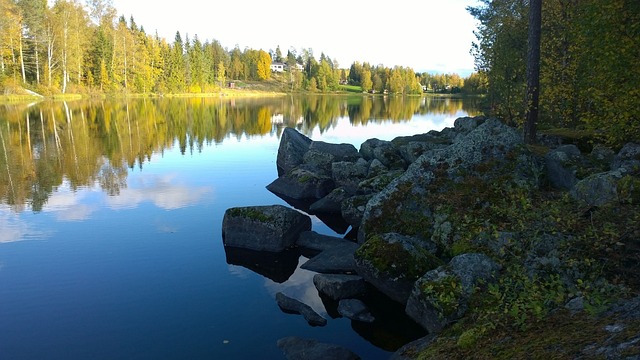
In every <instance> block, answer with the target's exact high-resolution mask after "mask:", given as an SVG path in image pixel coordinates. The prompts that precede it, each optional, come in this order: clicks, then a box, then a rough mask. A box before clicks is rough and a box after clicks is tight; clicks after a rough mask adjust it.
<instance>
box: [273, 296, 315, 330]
mask: <svg viewBox="0 0 640 360" xmlns="http://www.w3.org/2000/svg"><path fill="white" fill-rule="evenodd" d="M276 302H277V303H278V306H279V307H280V309H282V310H283V311H286V312H291V313H294V314H300V315H302V316H303V317H304V319H305V320H307V322H308V323H309V325H312V326H325V325H327V319H325V318H323V317H322V316H320V315H319V314H318V313H317V312H315V311H314V310H313V309H312V308H311V306H309V305H307V304H305V303H302V302H300V301H298V300H296V299H292V298H290V297H288V296H287V295H285V294H283V293H281V292H279V293H277V294H276Z"/></svg>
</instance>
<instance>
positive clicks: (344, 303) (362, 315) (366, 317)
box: [338, 299, 375, 323]
mask: <svg viewBox="0 0 640 360" xmlns="http://www.w3.org/2000/svg"><path fill="white" fill-rule="evenodd" d="M338 313H339V314H340V315H342V316H344V317H346V318H349V319H351V320H355V321H360V322H366V323H372V322H374V321H375V318H374V317H373V315H371V312H370V311H369V308H368V307H367V305H365V304H364V303H363V302H362V301H360V300H358V299H342V300H340V302H339V303H338Z"/></svg>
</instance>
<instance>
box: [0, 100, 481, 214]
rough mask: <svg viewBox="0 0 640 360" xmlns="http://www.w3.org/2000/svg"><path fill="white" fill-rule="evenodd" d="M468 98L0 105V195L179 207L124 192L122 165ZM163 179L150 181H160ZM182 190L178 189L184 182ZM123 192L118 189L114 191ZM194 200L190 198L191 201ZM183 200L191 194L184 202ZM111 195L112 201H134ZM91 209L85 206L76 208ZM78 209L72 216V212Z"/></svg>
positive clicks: (448, 106)
mask: <svg viewBox="0 0 640 360" xmlns="http://www.w3.org/2000/svg"><path fill="white" fill-rule="evenodd" d="M475 108H476V105H475V104H474V103H473V102H472V101H468V100H465V101H460V100H454V99H437V98H436V99H432V98H419V97H380V96H376V97H371V96H356V97H336V96H300V97H295V96H287V97H282V98H260V99H233V100H229V99H224V98H222V99H221V98H193V99H139V100H127V101H115V100H114V101H107V100H99V101H98V100H96V101H87V100H84V101H74V102H44V103H39V104H28V105H26V104H25V105H3V106H0V143H1V149H0V150H1V151H2V154H1V155H0V199H1V200H0V201H1V202H2V203H4V204H8V205H10V206H11V208H12V210H13V211H15V212H21V211H23V210H24V209H25V208H29V209H30V210H32V211H36V212H38V211H41V210H42V209H43V207H44V205H45V204H50V203H51V201H52V200H51V199H50V198H51V195H52V194H53V193H54V192H55V191H56V189H57V188H59V187H61V186H68V187H69V189H70V190H71V191H76V190H77V189H79V188H86V187H93V186H94V185H95V184H97V185H98V186H99V187H100V189H101V190H102V191H103V192H105V193H106V194H108V195H113V196H117V195H121V194H122V193H123V192H126V195H127V196H126V198H127V199H132V198H133V199H137V200H135V201H144V200H150V201H153V202H154V203H156V204H158V206H161V207H166V208H174V206H179V205H178V203H179V202H180V201H181V200H184V199H181V197H184V196H186V195H187V194H186V193H181V192H180V189H174V190H176V191H177V192H175V193H171V194H170V193H166V192H165V193H164V195H165V198H163V199H157V198H155V199H153V198H152V197H153V195H151V193H150V192H146V193H145V192H140V191H135V190H134V191H128V190H126V187H127V176H128V170H129V169H134V168H136V167H139V168H142V166H143V164H144V163H145V162H146V161H148V160H149V159H150V158H151V156H152V154H162V153H163V152H164V151H165V150H167V149H170V148H172V147H174V146H178V147H179V149H180V152H181V153H182V154H186V153H193V152H199V151H202V149H203V148H204V147H205V146H206V145H210V144H212V143H221V142H222V141H224V140H225V139H228V138H237V139H241V138H243V137H254V136H264V135H267V134H272V135H277V136H279V134H280V132H281V131H282V128H283V127H285V126H290V127H295V128H297V129H298V130H299V131H301V132H302V133H305V134H307V135H311V134H312V133H314V132H319V133H320V134H322V133H324V132H325V131H327V130H328V129H334V128H336V127H337V126H338V124H339V120H340V119H344V118H348V120H349V123H350V124H352V125H364V124H367V123H381V122H392V123H396V122H407V121H409V120H410V119H411V118H412V117H413V116H415V115H420V114H431V115H434V114H443V115H447V114H449V115H451V116H456V115H457V114H459V113H460V112H461V111H462V112H466V113H470V114H473V112H474V111H475V110H474V109H475ZM162 184H163V183H161V182H160V183H158V185H162ZM182 190H183V191H184V189H182ZM122 198H124V197H120V198H119V199H122ZM190 200H192V199H190ZM190 200H189V201H190ZM128 201H131V200H127V201H124V200H115V199H112V200H111V203H112V204H114V206H135V204H132V203H128ZM84 211H85V212H86V211H90V209H84ZM81 217H82V214H81V211H80V210H78V214H77V215H75V216H71V218H70V219H73V218H76V219H80V218H81Z"/></svg>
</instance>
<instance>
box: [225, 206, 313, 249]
mask: <svg viewBox="0 0 640 360" xmlns="http://www.w3.org/2000/svg"><path fill="white" fill-rule="evenodd" d="M308 230H311V218H310V217H309V216H307V215H305V214H302V213H301V212H299V211H296V210H293V209H291V208H288V207H285V206H282V205H271V206H247V207H234V208H229V209H227V211H225V213H224V218H223V220H222V240H223V243H224V245H225V246H232V247H238V248H244V249H251V250H258V251H272V252H279V251H283V250H285V249H286V248H288V247H291V246H292V245H293V244H294V243H295V242H296V240H297V239H298V236H299V235H300V233H301V232H303V231H308Z"/></svg>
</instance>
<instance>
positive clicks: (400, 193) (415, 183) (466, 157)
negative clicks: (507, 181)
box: [358, 119, 522, 242]
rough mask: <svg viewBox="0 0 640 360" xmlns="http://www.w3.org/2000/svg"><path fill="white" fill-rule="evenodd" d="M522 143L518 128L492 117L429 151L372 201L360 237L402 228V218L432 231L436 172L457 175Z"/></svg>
mask: <svg viewBox="0 0 640 360" xmlns="http://www.w3.org/2000/svg"><path fill="white" fill-rule="evenodd" d="M521 144H522V139H521V135H520V133H519V132H518V131H516V130H515V129H514V128H511V127H508V126H506V125H504V124H503V123H501V122H500V121H498V120H496V119H489V120H486V121H485V122H484V123H482V124H481V125H480V126H478V127H477V128H476V129H474V130H473V131H471V132H470V133H469V134H467V135H466V136H464V139H462V140H459V141H457V142H455V143H453V144H452V145H450V146H448V147H446V148H443V149H438V150H432V151H428V152H427V153H425V154H424V155H422V156H420V158H418V159H417V160H416V161H415V162H414V163H413V164H411V165H410V166H409V168H408V169H407V171H406V172H405V173H404V174H403V175H402V176H400V177H398V178H396V179H395V180H393V181H392V182H391V183H390V184H389V185H388V186H387V187H386V188H385V189H384V190H382V191H380V192H379V193H377V194H376V195H375V196H374V197H373V198H372V199H371V200H370V201H369V203H368V204H367V208H366V210H365V213H364V215H363V219H362V225H361V227H360V230H359V232H358V241H360V242H362V241H364V240H365V239H366V238H367V236H369V232H370V231H371V229H375V230H374V232H385V231H399V229H400V228H401V227H400V226H399V225H398V224H399V220H400V219H402V220H405V219H407V218H414V219H416V221H418V222H419V223H420V226H423V227H425V228H426V229H427V231H428V228H429V226H430V225H431V224H430V221H431V219H430V211H431V209H430V208H429V204H428V199H427V194H428V191H429V185H430V184H431V183H432V182H433V180H434V179H435V177H436V175H435V173H438V174H440V175H439V176H450V177H455V176H456V174H457V173H459V172H460V170H461V169H470V168H472V167H473V166H475V165H477V164H480V163H483V162H485V161H488V160H497V161H503V160H505V158H506V155H507V154H508V153H509V152H510V151H511V150H513V149H514V148H516V146H519V145H521ZM416 226H417V225H416Z"/></svg>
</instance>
